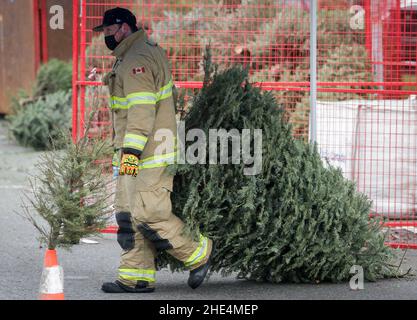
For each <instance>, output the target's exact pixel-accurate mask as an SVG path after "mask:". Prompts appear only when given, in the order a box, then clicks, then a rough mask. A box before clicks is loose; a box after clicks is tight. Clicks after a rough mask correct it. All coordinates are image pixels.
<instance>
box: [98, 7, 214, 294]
mask: <svg viewBox="0 0 417 320" xmlns="http://www.w3.org/2000/svg"><path fill="white" fill-rule="evenodd" d="M93 30H94V31H96V32H103V33H104V36H105V38H104V39H105V44H106V46H107V47H108V48H109V49H110V50H112V51H113V53H112V54H113V56H115V57H116V61H115V63H114V65H113V68H112V71H111V72H110V73H108V74H106V76H105V77H104V79H103V82H104V84H106V85H107V86H108V88H109V92H110V105H111V110H112V122H113V145H114V150H115V153H114V157H113V161H112V164H113V167H119V170H118V177H117V183H116V197H115V209H116V220H117V223H118V225H119V230H118V233H117V241H118V243H119V244H120V246H121V248H122V249H123V252H122V255H121V262H120V267H119V270H118V271H119V273H118V279H117V280H116V281H114V282H107V283H104V284H103V286H102V290H103V291H105V292H108V293H124V292H132V293H137V292H138V293H139V292H141V293H145V292H152V291H154V289H155V270H156V258H157V254H158V252H159V251H162V250H166V251H167V252H168V253H169V254H171V255H172V256H173V257H175V258H176V259H178V260H180V261H182V262H183V263H184V264H185V266H186V267H187V268H188V269H189V270H190V274H189V278H188V285H189V286H190V287H191V288H193V289H195V288H197V287H198V286H199V285H200V284H201V283H202V282H203V280H204V278H205V276H206V274H207V272H208V269H209V267H210V261H211V256H212V251H213V242H212V240H211V239H208V238H207V237H205V236H204V235H200V237H199V240H198V241H194V240H193V239H191V238H190V237H187V236H186V235H184V234H183V228H184V224H183V222H182V221H181V220H180V219H179V218H178V217H177V216H175V215H174V214H173V213H172V211H171V209H172V206H171V198H170V195H171V192H172V186H173V176H172V175H170V174H169V173H168V172H167V166H168V165H169V164H172V163H173V162H174V159H175V157H176V151H175V150H176V148H175V145H176V139H175V138H176V135H177V125H176V118H175V107H174V99H173V93H172V91H173V82H172V77H171V72H170V70H169V66H168V60H167V58H166V56H165V52H164V51H163V49H162V48H161V47H159V46H158V45H157V44H156V43H154V42H153V41H151V40H149V39H148V37H147V35H146V33H145V31H144V30H143V29H138V27H137V22H136V17H135V16H134V15H133V14H132V12H130V11H129V10H127V9H124V8H119V7H117V8H114V9H111V10H108V11H106V12H105V13H104V17H103V22H102V24H101V25H100V26H97V27H95V28H94V29H93ZM116 172H117V171H116Z"/></svg>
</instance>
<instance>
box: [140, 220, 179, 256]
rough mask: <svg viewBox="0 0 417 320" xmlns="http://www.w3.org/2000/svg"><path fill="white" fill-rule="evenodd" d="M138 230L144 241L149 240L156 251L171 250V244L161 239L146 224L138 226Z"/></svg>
mask: <svg viewBox="0 0 417 320" xmlns="http://www.w3.org/2000/svg"><path fill="white" fill-rule="evenodd" d="M138 230H139V231H140V233H142V234H143V236H144V237H145V238H146V239H148V240H150V241H151V242H152V243H153V244H154V246H155V249H156V250H158V251H163V250H169V249H172V248H173V246H172V244H171V243H170V242H169V241H168V240H167V239H163V238H162V237H161V236H160V235H159V234H158V232H156V231H155V230H153V229H152V228H151V227H150V226H149V225H147V224H146V223H141V224H140V225H138Z"/></svg>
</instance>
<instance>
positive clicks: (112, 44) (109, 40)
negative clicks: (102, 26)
mask: <svg viewBox="0 0 417 320" xmlns="http://www.w3.org/2000/svg"><path fill="white" fill-rule="evenodd" d="M121 28H122V27H120V28H119V30H120V29H121ZM119 30H117V31H116V32H115V33H114V34H112V35H111V36H106V37H104V41H105V43H106V46H107V48H109V49H110V50H111V51H113V50H114V49H116V48H117V46H118V45H119V43H120V42H117V41H116V38H115V37H114V35H115V34H116V33H118V32H119Z"/></svg>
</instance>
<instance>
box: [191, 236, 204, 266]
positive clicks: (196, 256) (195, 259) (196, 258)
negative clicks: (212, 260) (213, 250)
mask: <svg viewBox="0 0 417 320" xmlns="http://www.w3.org/2000/svg"><path fill="white" fill-rule="evenodd" d="M207 244H208V239H207V238H206V237H204V236H203V235H201V234H200V243H199V245H198V247H197V249H196V250H195V251H194V253H193V254H192V255H191V256H190V257H189V258H188V259H187V261H185V266H186V267H191V266H193V265H195V264H197V263H199V262H200V261H201V260H203V259H204V258H205V257H206V255H207V248H208V245H207Z"/></svg>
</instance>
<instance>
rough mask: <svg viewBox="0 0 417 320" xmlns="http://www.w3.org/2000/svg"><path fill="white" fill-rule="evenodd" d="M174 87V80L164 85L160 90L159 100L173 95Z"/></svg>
mask: <svg viewBox="0 0 417 320" xmlns="http://www.w3.org/2000/svg"><path fill="white" fill-rule="evenodd" d="M172 87H173V83H172V80H171V81H169V82H168V84H167V85H165V86H163V87H162V88H161V89H160V90H159V92H158V99H157V102H159V101H161V100H164V99H166V98H169V97H171V96H172Z"/></svg>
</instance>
